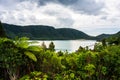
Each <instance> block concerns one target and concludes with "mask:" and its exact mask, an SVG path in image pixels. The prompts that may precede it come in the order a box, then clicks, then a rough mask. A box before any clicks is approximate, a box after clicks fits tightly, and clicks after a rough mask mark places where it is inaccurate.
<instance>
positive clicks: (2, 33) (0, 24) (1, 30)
mask: <svg viewBox="0 0 120 80" xmlns="http://www.w3.org/2000/svg"><path fill="white" fill-rule="evenodd" d="M0 37H6V33H5V31H4V29H3V26H2V23H1V21H0Z"/></svg>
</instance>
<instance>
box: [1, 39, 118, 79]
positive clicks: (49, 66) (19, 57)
mask: <svg viewBox="0 0 120 80" xmlns="http://www.w3.org/2000/svg"><path fill="white" fill-rule="evenodd" d="M21 44H22V45H21ZM30 44H31V42H29V41H27V40H26V39H25V38H23V39H22V38H17V39H15V40H11V39H7V38H1V39H0V56H1V58H0V71H1V75H0V79H4V80H9V79H11V80H15V79H17V80H18V79H20V80H119V79H120V76H119V75H120V67H119V65H120V45H115V44H114V45H106V46H103V45H102V43H97V44H96V45H95V47H94V50H89V49H86V48H82V47H80V48H79V49H78V50H77V51H76V52H73V53H69V52H61V51H60V52H55V51H54V50H53V49H54V46H53V43H51V44H52V47H51V49H50V48H49V49H44V48H43V47H39V46H32V45H30ZM7 76H9V78H7Z"/></svg>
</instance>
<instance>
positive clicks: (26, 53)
mask: <svg viewBox="0 0 120 80" xmlns="http://www.w3.org/2000/svg"><path fill="white" fill-rule="evenodd" d="M25 55H26V56H28V57H29V58H30V59H32V60H33V61H35V62H36V61H37V58H36V56H35V55H34V54H33V53H31V52H28V51H26V52H25Z"/></svg>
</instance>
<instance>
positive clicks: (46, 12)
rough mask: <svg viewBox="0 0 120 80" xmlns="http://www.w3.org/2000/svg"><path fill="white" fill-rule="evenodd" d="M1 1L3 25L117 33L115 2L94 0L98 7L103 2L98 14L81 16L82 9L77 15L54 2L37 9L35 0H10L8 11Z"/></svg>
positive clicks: (119, 24) (118, 12)
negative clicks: (46, 26) (45, 26)
mask: <svg viewBox="0 0 120 80" xmlns="http://www.w3.org/2000/svg"><path fill="white" fill-rule="evenodd" d="M2 1H3V2H4V0H2ZM6 1H7V0H6ZM3 2H2V3H0V4H2V5H0V20H2V22H5V23H10V24H17V25H50V26H54V27H56V28H60V27H68V28H75V29H79V30H82V31H84V32H86V33H88V34H90V35H98V34H100V33H114V32H116V31H119V30H120V10H119V9H120V7H119V5H120V1H117V0H96V3H97V4H98V3H99V2H100V3H104V7H103V8H102V9H101V11H100V12H99V14H98V15H89V14H83V13H82V10H80V11H79V12H76V11H74V10H73V9H71V7H69V6H68V7H67V6H65V5H61V4H57V3H50V2H49V3H47V4H46V5H44V6H40V5H39V4H38V2H37V0H36V1H32V0H26V1H21V2H20V1H16V0H12V3H13V6H12V7H10V8H9V6H10V4H11V2H10V1H8V3H6V4H5V3H3ZM7 5H8V6H7ZM114 28H115V29H114ZM102 29H103V30H102Z"/></svg>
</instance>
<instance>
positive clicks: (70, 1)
mask: <svg viewBox="0 0 120 80" xmlns="http://www.w3.org/2000/svg"><path fill="white" fill-rule="evenodd" d="M50 2H51V3H56V4H62V5H64V6H68V7H70V8H71V9H73V10H75V11H77V12H80V13H81V12H82V13H86V14H90V15H97V14H99V13H100V10H101V9H102V8H103V7H104V4H103V3H97V2H96V1H95V0H39V3H41V5H45V4H46V3H50Z"/></svg>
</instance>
